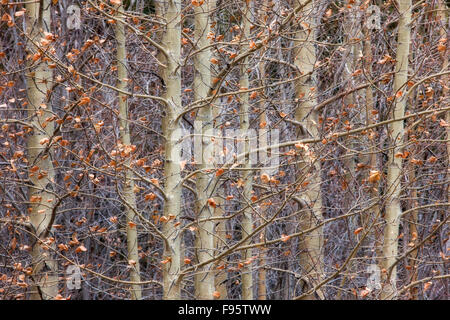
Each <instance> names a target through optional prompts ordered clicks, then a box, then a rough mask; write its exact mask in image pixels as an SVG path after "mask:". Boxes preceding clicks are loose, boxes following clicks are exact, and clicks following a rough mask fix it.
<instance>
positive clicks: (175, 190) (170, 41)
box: [162, 0, 182, 300]
mask: <svg viewBox="0 0 450 320" xmlns="http://www.w3.org/2000/svg"><path fill="white" fill-rule="evenodd" d="M165 18H166V21H167V24H166V30H165V33H164V36H163V39H162V45H163V46H164V49H165V50H166V54H165V55H164V58H165V59H164V60H163V63H164V64H165V65H166V67H164V68H163V70H162V78H163V79H164V83H165V86H166V87H165V93H164V98H165V99H166V101H167V104H166V106H165V117H164V120H163V124H162V127H163V134H164V138H165V140H166V142H165V146H164V148H165V163H164V175H165V179H166V180H165V186H164V188H165V189H164V191H165V194H166V195H167V200H166V201H165V203H164V212H163V213H164V216H166V217H168V216H169V215H173V216H174V219H173V220H171V221H168V222H167V223H165V224H164V225H163V234H164V236H165V237H166V241H165V244H164V254H163V255H164V257H163V258H164V260H163V261H164V262H165V263H164V264H163V290H164V293H163V299H166V300H174V299H180V297H181V296H180V295H181V292H180V283H178V282H177V279H178V275H179V273H180V267H181V233H180V230H179V228H177V227H176V226H175V225H174V224H175V223H174V221H177V220H178V219H179V216H180V213H181V191H182V186H181V184H180V180H181V167H180V164H181V163H180V155H181V145H180V142H179V140H180V138H181V126H180V122H179V121H180V120H179V119H178V116H179V114H180V113H181V111H182V105H181V71H180V65H179V63H180V57H181V44H180V39H181V1H180V0H169V1H168V4H167V9H166V10H165Z"/></svg>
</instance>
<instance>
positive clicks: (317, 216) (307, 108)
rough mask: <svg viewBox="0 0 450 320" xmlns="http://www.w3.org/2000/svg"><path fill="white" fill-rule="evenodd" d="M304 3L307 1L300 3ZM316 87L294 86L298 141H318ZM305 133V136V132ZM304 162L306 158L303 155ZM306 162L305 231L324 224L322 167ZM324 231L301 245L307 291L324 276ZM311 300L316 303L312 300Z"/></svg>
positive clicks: (305, 50) (302, 61) (301, 41)
mask: <svg viewBox="0 0 450 320" xmlns="http://www.w3.org/2000/svg"><path fill="white" fill-rule="evenodd" d="M300 2H301V3H305V2H306V1H304V0H301V1H300ZM313 8H314V1H312V2H310V3H309V4H307V5H306V6H305V7H304V8H303V10H302V16H303V17H304V20H303V21H305V22H306V23H307V24H308V25H309V30H306V29H303V30H300V31H298V32H297V35H296V39H298V41H296V42H295V44H296V46H297V50H296V55H295V60H294V63H295V65H296V66H297V67H298V68H299V70H300V71H301V72H302V73H303V74H307V73H309V72H311V71H313V70H314V65H315V63H316V52H315V47H314V43H313V41H314V40H315V39H314V38H315V37H314V34H315V30H314V28H315V27H314V25H315V23H314V22H315V21H314V13H313V12H312V10H313ZM312 87H315V84H314V81H313V77H307V78H305V77H302V78H300V79H299V80H297V81H296V84H295V95H296V96H295V98H296V99H300V100H299V101H300V103H299V105H297V109H296V111H295V119H296V120H297V121H298V122H301V123H302V124H303V128H304V129H301V130H300V133H299V138H300V139H301V138H304V137H308V138H318V137H319V130H318V126H319V121H318V116H319V115H318V112H317V111H314V110H313V107H314V106H315V105H316V104H317V98H316V97H315V93H314V92H312V91H311V88H312ZM304 131H306V132H304ZM303 156H304V157H305V158H307V157H308V155H307V154H304V155H303ZM312 166H313V167H312V168H311V164H310V163H309V161H305V162H304V163H303V164H302V165H300V168H299V169H300V174H302V175H308V176H307V177H305V181H308V182H309V184H308V186H307V190H305V191H302V193H301V194H300V197H301V198H302V199H303V200H304V201H305V204H306V207H305V208H304V210H303V212H302V214H301V217H300V228H301V230H306V229H309V228H312V227H314V226H316V225H318V224H319V223H320V222H321V221H322V219H323V218H322V198H321V191H320V185H321V178H320V164H319V163H318V162H317V160H316V161H314V163H313V164H312ZM322 250H323V229H322V227H319V228H317V229H315V230H314V231H312V232H309V233H308V234H307V235H305V236H304V237H303V238H302V239H301V242H300V265H301V268H302V272H303V274H304V275H305V278H306V279H307V280H308V281H309V283H308V288H307V289H310V287H313V286H314V285H317V284H318V283H319V282H320V281H321V280H322V279H323V276H324V267H323V263H324V259H323V252H322ZM316 294H317V295H318V296H319V298H320V299H323V298H324V296H323V292H322V290H321V289H320V290H318V291H316ZM308 299H313V296H309V297H308Z"/></svg>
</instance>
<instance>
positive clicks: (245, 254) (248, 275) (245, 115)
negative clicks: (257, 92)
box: [239, 1, 253, 300]
mask: <svg viewBox="0 0 450 320" xmlns="http://www.w3.org/2000/svg"><path fill="white" fill-rule="evenodd" d="M250 19H251V12H250V1H247V2H246V6H245V9H244V16H243V17H242V33H243V34H242V39H244V41H249V40H248V39H249V36H250ZM248 48H249V45H248V44H245V45H243V46H242V50H247V49H248ZM247 70H248V58H245V59H244V60H243V61H242V64H241V69H240V79H239V85H240V87H241V88H248V87H249V80H248V72H247ZM239 98H240V102H241V110H240V116H239V121H240V130H241V134H243V135H247V133H248V129H249V94H248V92H246V93H242V94H240V95H239ZM247 138H248V137H247ZM247 138H246V139H245V142H244V148H243V149H244V150H242V152H244V153H247V152H249V150H250V145H249V141H248V139H247ZM242 168H244V169H245V170H243V172H242V180H243V181H244V185H243V191H242V195H243V197H244V199H245V200H246V201H250V198H251V192H252V174H251V171H250V170H249V169H250V168H251V165H250V162H249V160H248V159H245V160H244V164H243V165H242ZM245 200H244V204H243V205H244V206H246V207H247V203H245V202H246V201H245ZM241 227H242V237H246V236H248V235H249V234H251V233H252V232H253V220H252V212H251V209H250V208H248V207H247V208H246V209H244V211H243V213H242V226H241ZM249 243H250V240H247V241H246V242H245V243H244V245H246V244H249ZM251 256H252V250H251V249H247V250H243V251H242V261H243V262H246V261H248V260H249V259H250V258H251ZM242 299H245V300H253V275H252V270H251V264H246V263H244V267H243V268H242Z"/></svg>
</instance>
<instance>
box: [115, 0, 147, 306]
mask: <svg viewBox="0 0 450 320" xmlns="http://www.w3.org/2000/svg"><path fill="white" fill-rule="evenodd" d="M116 10H117V11H116V17H117V18H118V19H119V20H123V19H125V16H124V14H123V10H124V7H123V5H122V4H120V5H119V6H118V7H117V8H116ZM114 32H115V37H116V42H117V49H116V50H117V52H116V58H117V85H116V87H117V89H119V90H121V91H122V92H123V91H126V89H127V79H128V70H127V67H128V66H127V65H128V64H127V49H126V34H125V26H124V24H123V23H122V22H121V21H116V23H115V25H114ZM118 99H119V102H118V103H119V133H120V143H121V144H122V145H123V146H122V147H123V148H129V147H130V145H131V139H130V127H129V119H128V118H129V115H128V102H127V95H125V94H123V93H121V92H119V94H118ZM124 164H125V166H127V167H130V166H131V164H132V161H131V154H129V155H128V157H127V159H126V160H125V163H124ZM123 174H124V180H123V191H122V196H123V200H124V202H125V214H126V222H127V224H126V232H127V248H128V264H129V267H130V279H131V281H133V282H140V281H141V277H140V274H139V270H140V268H139V255H138V235H137V228H136V223H135V222H136V221H135V218H136V213H135V210H136V198H135V195H134V180H133V178H134V175H133V173H132V172H131V171H130V170H125V172H124V173H123ZM131 298H132V299H133V300H140V299H141V298H142V291H141V286H140V285H132V286H131Z"/></svg>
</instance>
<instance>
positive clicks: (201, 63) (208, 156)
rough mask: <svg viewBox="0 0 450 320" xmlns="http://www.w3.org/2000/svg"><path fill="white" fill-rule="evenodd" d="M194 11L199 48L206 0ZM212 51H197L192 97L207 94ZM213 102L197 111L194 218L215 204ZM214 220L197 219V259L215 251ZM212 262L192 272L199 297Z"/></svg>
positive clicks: (210, 288)
mask: <svg viewBox="0 0 450 320" xmlns="http://www.w3.org/2000/svg"><path fill="white" fill-rule="evenodd" d="M194 12H195V39H196V43H197V45H198V47H199V48H205V47H207V46H208V45H209V40H208V39H207V36H208V33H209V31H210V25H209V18H208V16H209V1H208V0H206V1H205V2H204V3H203V4H202V5H201V6H196V7H195V8H194ZM210 60H211V51H210V50H209V49H208V48H207V49H204V50H202V51H200V52H199V53H198V54H197V55H196V56H195V60H194V67H195V75H194V94H195V100H200V99H204V98H205V97H207V96H208V92H209V90H210V84H211V64H210ZM212 120H213V119H212V106H211V105H208V106H206V107H204V108H201V109H200V110H199V111H198V115H197V121H196V133H197V134H200V135H201V136H200V138H201V144H200V145H201V150H200V155H201V163H200V164H199V165H198V169H200V170H202V173H199V174H197V182H196V188H197V213H198V215H197V219H198V220H204V219H209V218H211V217H212V215H213V210H214V208H213V207H211V206H210V205H208V199H209V198H211V197H212V192H213V183H212V174H213V172H212V169H213V161H212V160H213V156H214V153H213V147H214V146H213V144H212V140H211V135H212V133H213V123H212ZM213 235H214V222H213V221H205V222H199V223H198V233H197V237H196V238H195V249H196V253H197V259H198V262H199V263H202V262H204V261H206V260H209V259H211V258H212V257H213V255H214V251H213V249H214V236H213ZM212 267H213V264H209V265H206V266H204V267H202V268H199V269H198V270H197V273H196V274H195V281H194V285H195V297H196V299H198V300H206V299H212V298H213V293H214V272H213V271H212V270H210V269H211V268H212Z"/></svg>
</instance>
